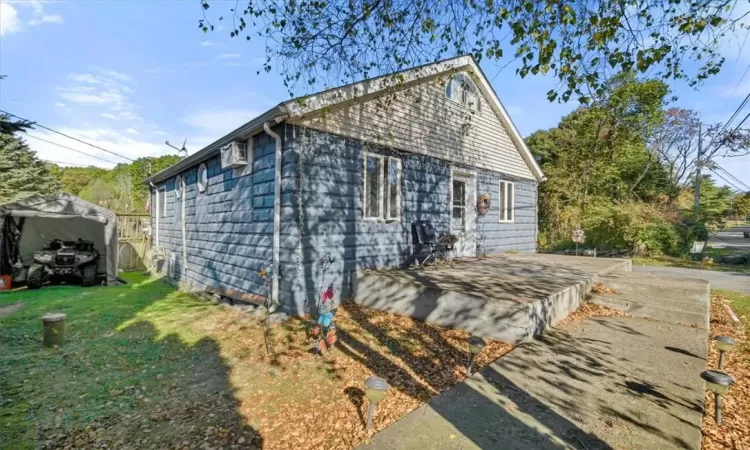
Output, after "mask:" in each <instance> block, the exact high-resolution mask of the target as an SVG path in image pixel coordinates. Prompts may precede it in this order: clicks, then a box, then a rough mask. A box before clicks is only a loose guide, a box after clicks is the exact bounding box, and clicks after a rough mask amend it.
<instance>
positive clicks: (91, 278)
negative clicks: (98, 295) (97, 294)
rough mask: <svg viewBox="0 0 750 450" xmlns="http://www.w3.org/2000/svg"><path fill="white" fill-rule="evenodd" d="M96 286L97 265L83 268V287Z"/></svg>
mask: <svg viewBox="0 0 750 450" xmlns="http://www.w3.org/2000/svg"><path fill="white" fill-rule="evenodd" d="M95 284H96V263H94V264H88V265H86V266H85V267H84V268H83V285H84V286H85V287H89V286H93V285H95Z"/></svg>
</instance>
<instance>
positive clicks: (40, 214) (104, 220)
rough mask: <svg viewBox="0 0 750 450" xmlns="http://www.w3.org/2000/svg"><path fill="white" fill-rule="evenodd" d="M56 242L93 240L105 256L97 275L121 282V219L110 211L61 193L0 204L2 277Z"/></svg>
mask: <svg viewBox="0 0 750 450" xmlns="http://www.w3.org/2000/svg"><path fill="white" fill-rule="evenodd" d="M52 239H60V240H64V241H75V240H77V239H84V240H88V241H92V242H93V243H94V247H95V248H96V249H97V250H98V251H99V253H100V254H101V258H100V259H99V265H98V268H97V272H98V273H99V274H100V275H106V281H107V284H108V285H114V284H118V282H117V216H116V215H115V213H114V212H112V211H111V210H109V209H107V208H102V207H101V206H97V205H95V204H93V203H89V202H87V201H85V200H81V199H80V198H78V197H75V196H72V195H70V194H65V193H59V194H50V195H41V196H35V197H28V198H25V199H23V200H20V201H17V202H15V203H8V204H5V205H0V275H11V274H12V271H13V269H14V267H19V266H20V264H23V266H26V267H28V266H29V265H30V264H31V261H32V260H33V254H34V252H35V251H37V250H39V249H41V248H42V247H43V246H44V245H45V244H46V243H48V242H49V241H51V240H52Z"/></svg>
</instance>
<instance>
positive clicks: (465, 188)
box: [451, 169, 477, 256]
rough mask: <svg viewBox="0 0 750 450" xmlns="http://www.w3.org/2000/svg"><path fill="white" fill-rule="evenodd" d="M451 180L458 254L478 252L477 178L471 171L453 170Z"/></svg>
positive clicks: (474, 254) (452, 221)
mask: <svg viewBox="0 0 750 450" xmlns="http://www.w3.org/2000/svg"><path fill="white" fill-rule="evenodd" d="M452 175H453V177H452V181H451V184H452V186H451V233H452V234H455V235H456V236H457V237H458V242H456V246H455V255H456V256H476V254H477V214H476V203H477V200H476V197H477V178H476V175H475V174H473V173H470V172H462V171H460V170H457V169H456V170H453V173H452Z"/></svg>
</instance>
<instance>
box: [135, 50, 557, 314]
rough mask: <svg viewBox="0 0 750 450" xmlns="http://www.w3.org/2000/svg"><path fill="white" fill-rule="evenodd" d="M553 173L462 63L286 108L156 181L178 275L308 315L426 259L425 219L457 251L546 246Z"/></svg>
mask: <svg viewBox="0 0 750 450" xmlns="http://www.w3.org/2000/svg"><path fill="white" fill-rule="evenodd" d="M543 179H544V175H543V174H542V172H541V170H540V168H539V166H538V165H537V163H536V162H535V161H534V158H533V157H532V155H531V153H530V152H529V150H528V148H527V147H526V145H525V144H524V142H523V139H522V138H521V136H520V135H519V133H518V130H517V129H516V127H515V126H514V125H513V122H512V121H511V119H510V117H509V116H508V113H507V111H506V110H505V108H504V107H503V105H502V104H501V103H500V100H499V99H498V97H497V95H496V94H495V92H494V90H493V89H492V87H491V86H490V83H489V82H488V80H487V78H486V77H485V75H484V74H483V73H482V71H481V69H480V68H479V66H478V65H477V63H476V61H475V60H474V59H473V58H472V57H470V56H462V57H458V58H454V59H450V60H447V61H442V62H438V63H434V64H430V65H426V66H422V67H417V68H414V69H409V70H406V71H404V72H400V73H397V74H391V75H386V76H384V77H379V78H375V79H371V80H366V81H363V82H359V83H355V84H351V85H347V86H343V87H340V88H336V89H331V90H328V91H324V92H321V93H318V94H314V95H310V96H307V97H303V98H298V99H294V100H290V101H287V102H284V103H281V104H279V105H278V106H275V107H273V108H271V109H270V110H268V111H267V112H265V113H264V114H262V115H260V116H258V117H256V118H254V119H252V120H250V121H249V122H248V123H246V124H245V125H243V126H241V127H240V128H238V129H236V130H234V131H232V132H231V133H229V134H227V135H226V136H224V137H222V138H220V139H219V140H217V141H216V142H214V143H212V144H210V145H208V146H207V147H205V148H203V149H202V150H200V151H198V152H196V153H195V154H193V155H190V156H189V157H187V158H185V159H184V160H182V161H180V162H179V163H177V164H175V165H173V166H171V167H169V168H168V169H166V170H164V171H162V172H160V173H158V174H156V175H154V176H152V177H151V178H150V179H149V180H147V182H148V183H149V184H150V185H151V186H152V196H153V197H152V205H153V208H152V214H153V217H152V224H153V227H152V229H153V245H155V246H161V247H163V248H164V250H165V252H166V264H165V271H166V272H167V274H168V276H170V277H172V278H174V279H175V280H176V281H179V282H182V283H185V284H187V285H190V286H194V287H198V288H205V289H207V290H210V291H214V292H219V293H222V294H224V295H227V296H229V297H233V298H235V299H240V300H245V301H252V302H255V303H258V302H260V301H263V300H265V298H266V296H267V295H268V294H269V291H270V295H271V296H272V297H273V298H274V299H277V300H278V301H279V302H280V304H281V306H282V308H283V309H284V310H285V311H287V312H289V313H292V314H301V313H303V312H304V311H308V312H309V311H310V309H311V306H312V305H314V304H315V298H316V296H317V293H318V292H319V290H320V288H321V286H328V285H329V284H331V283H332V284H333V286H334V290H335V292H336V295H337V297H338V298H342V299H345V298H348V297H349V296H351V295H352V294H353V290H354V289H355V284H356V283H355V280H356V271H357V270H363V269H374V268H389V267H397V266H402V265H407V264H411V263H413V262H414V261H415V252H417V251H418V250H417V246H416V245H415V242H414V238H413V236H412V223H413V222H415V221H423V220H429V221H431V222H432V224H433V226H434V227H435V228H436V230H437V231H438V233H451V234H454V235H456V236H457V237H458V242H457V244H456V248H455V255H456V256H474V255H476V254H477V253H478V252H480V253H482V254H492V253H501V252H505V251H508V250H517V251H521V252H534V251H535V248H536V236H537V185H538V183H539V182H540V181H542V180H543ZM482 194H487V195H489V197H490V199H491V206H490V208H489V211H488V212H487V213H486V214H484V215H480V214H478V213H477V208H476V205H477V198H478V196H481V195H482ZM327 254H330V256H331V259H332V263H331V264H330V266H329V267H327V268H325V270H324V268H323V267H322V266H321V264H320V260H321V258H322V257H324V255H327ZM260 268H267V269H268V270H269V272H270V273H271V278H272V282H271V283H270V286H269V284H268V283H267V282H265V281H264V279H262V278H261V277H260V276H259V275H258V270H259V269H260Z"/></svg>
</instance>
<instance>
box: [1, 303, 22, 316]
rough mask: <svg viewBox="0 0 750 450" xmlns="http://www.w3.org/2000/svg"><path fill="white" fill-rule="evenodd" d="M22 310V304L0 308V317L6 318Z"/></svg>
mask: <svg viewBox="0 0 750 450" xmlns="http://www.w3.org/2000/svg"><path fill="white" fill-rule="evenodd" d="M21 308H23V302H18V303H15V304H13V305H8V306H3V307H0V317H7V316H9V315H11V314H13V313H15V312H18V311H20V310H21Z"/></svg>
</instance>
